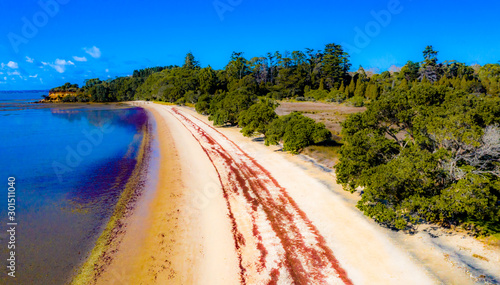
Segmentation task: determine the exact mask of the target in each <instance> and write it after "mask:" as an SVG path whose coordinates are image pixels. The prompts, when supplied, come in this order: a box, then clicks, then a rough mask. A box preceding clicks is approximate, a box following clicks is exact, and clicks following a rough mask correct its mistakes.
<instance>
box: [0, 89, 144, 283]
mask: <svg viewBox="0 0 500 285" xmlns="http://www.w3.org/2000/svg"><path fill="white" fill-rule="evenodd" d="M46 93H47V92H0V133H1V134H2V135H1V139H0V229H1V231H0V260H1V261H0V262H1V265H2V266H1V268H0V284H65V283H66V282H67V281H68V278H70V277H71V276H72V274H74V271H75V269H76V268H77V267H78V265H79V264H81V262H82V261H83V260H84V258H85V256H86V254H87V253H88V252H89V250H91V249H92V247H93V245H94V243H95V241H96V240H97V237H98V236H99V234H100V233H101V231H102V229H103V227H104V226H105V224H106V223H107V221H108V219H109V217H110V216H111V214H112V211H113V207H114V205H115V203H116V202H117V199H118V198H119V195H120V193H121V191H122V190H123V189H124V186H125V184H126V183H127V180H128V178H129V176H130V174H131V173H132V171H133V169H134V167H135V166H136V158H137V154H138V150H139V148H140V145H141V142H142V139H143V137H144V129H145V126H146V124H148V115H147V113H146V112H145V111H144V110H143V109H141V108H135V107H130V106H125V105H89V104H34V103H32V102H33V101H34V100H39V99H40V97H41V95H43V94H46ZM10 177H13V178H14V179H15V184H14V185H13V186H14V189H15V194H16V197H15V198H16V205H15V211H14V212H15V221H14V222H15V223H17V225H15V246H16V247H15V258H16V261H15V276H16V277H15V278H12V277H10V276H8V275H7V273H8V272H11V270H10V269H8V268H7V266H8V265H9V263H10V262H9V261H8V260H7V259H8V258H10V251H12V250H11V249H8V246H9V242H10V240H11V232H8V231H7V230H9V229H10V226H9V225H8V223H9V222H12V221H9V213H8V212H9V208H8V206H9V205H8V194H9V187H10V186H9V185H8V182H9V181H8V180H9V178H10ZM11 180H12V179H11ZM10 190H12V188H10Z"/></svg>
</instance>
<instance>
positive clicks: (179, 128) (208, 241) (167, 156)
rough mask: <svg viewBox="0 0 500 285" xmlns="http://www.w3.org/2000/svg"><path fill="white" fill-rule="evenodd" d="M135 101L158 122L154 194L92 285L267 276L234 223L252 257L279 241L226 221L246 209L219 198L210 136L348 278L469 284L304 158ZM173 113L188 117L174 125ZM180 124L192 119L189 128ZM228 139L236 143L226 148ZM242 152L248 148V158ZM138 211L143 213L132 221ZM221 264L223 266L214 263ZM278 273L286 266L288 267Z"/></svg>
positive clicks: (448, 260)
mask: <svg viewBox="0 0 500 285" xmlns="http://www.w3.org/2000/svg"><path fill="white" fill-rule="evenodd" d="M131 104H132V105H133V106H141V105H142V104H141V102H132V103H131ZM142 107H144V109H146V110H148V111H149V112H151V113H152V114H153V116H154V120H155V121H156V124H157V133H158V142H159V145H158V148H159V152H160V154H161V155H160V167H159V170H158V175H159V180H158V185H157V187H156V188H155V190H154V193H153V194H152V196H154V199H150V200H149V201H142V202H139V203H140V205H139V204H137V207H136V208H135V209H134V210H133V213H132V214H131V216H129V217H128V221H129V224H130V225H131V226H130V227H126V228H125V232H124V236H125V238H124V243H123V244H122V248H120V249H118V250H117V251H115V252H113V255H112V256H110V258H112V260H111V261H110V262H109V264H108V266H107V267H106V268H105V269H104V271H103V272H102V274H101V275H100V276H99V278H98V279H97V280H96V282H94V284H110V282H113V281H116V280H120V281H126V282H129V283H133V284H136V283H137V284H140V283H141V282H142V283H143V284H165V283H169V284H170V283H175V284H177V283H178V284H206V283H213V284H239V283H241V281H242V280H245V279H246V281H247V282H248V283H252V281H256V280H259V278H264V279H265V278H266V276H268V274H267V273H262V274H261V273H259V270H260V269H259V266H258V265H257V266H253V265H252V264H251V263H252V262H253V261H254V260H259V257H258V256H259V253H258V252H255V249H252V247H248V248H247V249H243V250H242V249H241V248H238V242H237V241H236V240H237V236H236V235H234V234H235V230H234V227H235V226H238V227H241V226H242V225H243V228H240V231H237V232H236V234H238V235H239V236H242V237H243V236H244V237H245V239H246V240H247V241H248V242H251V243H252V244H253V243H255V245H256V248H258V249H259V251H261V252H262V253H265V254H264V255H263V256H264V259H262V258H260V260H261V261H260V262H264V263H266V261H265V260H266V258H268V259H269V258H273V256H272V254H274V256H275V257H276V256H278V257H279V256H282V253H280V252H279V250H278V252H276V251H275V250H276V248H275V245H277V244H278V243H280V241H279V240H276V243H274V245H273V243H271V244H266V242H268V239H269V238H271V239H273V238H272V237H270V236H269V234H271V233H272V231H273V230H272V229H271V228H269V227H267V230H266V231H267V232H266V231H264V232H263V233H264V234H265V236H266V238H265V239H264V243H262V242H263V240H262V239H260V240H259V238H258V236H257V239H255V240H252V237H251V232H250V233H248V232H246V233H245V231H246V230H245V227H248V226H250V227H251V225H250V224H248V225H246V226H245V225H244V224H245V220H247V221H248V219H245V218H243V219H242V218H241V217H240V218H239V222H237V221H236V222H235V219H234V216H233V218H231V215H234V214H236V215H244V212H245V211H249V209H250V208H247V207H246V206H244V205H243V204H241V201H242V200H241V199H240V198H234V199H232V200H228V195H227V193H228V192H227V188H225V187H228V185H230V184H231V183H229V184H228V183H226V181H225V179H226V178H222V179H221V175H222V176H224V175H225V174H224V172H225V171H226V170H225V166H224V163H222V164H221V162H218V161H217V159H218V158H217V156H214V154H215V152H211V150H210V146H209V145H206V143H204V141H205V140H206V139H208V141H210V140H211V139H212V138H214V139H215V138H216V137H217V138H216V139H215V142H216V143H220V146H221V147H222V149H223V150H224V151H225V150H226V149H227V150H228V154H230V155H231V156H232V157H233V159H235V160H236V161H239V160H242V159H243V160H246V161H247V162H248V161H250V162H248V163H251V161H255V162H257V163H258V164H259V165H262V166H264V167H265V171H267V174H269V175H273V176H274V178H275V180H276V181H277V182H276V183H278V182H279V183H280V184H281V186H282V187H283V189H285V190H283V191H286V192H287V193H288V194H287V195H289V199H290V201H292V202H293V203H295V204H294V206H293V207H296V208H297V209H298V210H299V211H303V216H304V217H306V216H307V218H308V219H309V220H310V223H311V224H310V226H313V228H314V227H316V228H317V234H318V235H319V236H320V237H322V238H324V240H325V241H324V246H325V247H326V248H329V249H331V250H332V251H333V253H335V256H336V257H337V260H338V262H339V264H340V265H341V266H343V268H344V269H345V271H346V272H347V276H348V277H349V278H350V279H351V280H352V281H353V283H354V284H401V282H405V284H434V283H439V282H451V283H453V282H456V281H460V282H462V284H474V283H475V282H474V277H473V276H470V272H467V271H466V270H464V268H461V267H460V264H459V265H456V264H455V263H453V258H454V256H451V257H450V256H448V257H447V255H446V254H445V255H443V252H442V250H439V244H437V246H434V247H433V246H432V245H429V243H430V242H435V241H432V240H429V238H427V239H426V237H425V236H424V237H422V236H415V237H412V236H409V235H406V234H401V233H393V232H391V231H389V230H387V229H384V228H381V227H380V226H379V225H378V224H376V223H375V222H373V221H371V220H369V219H368V218H366V217H365V216H363V215H362V214H361V213H360V212H359V211H357V209H356V208H355V206H353V201H354V200H355V198H353V196H352V195H348V194H346V192H345V191H343V190H342V188H341V186H339V185H337V184H336V183H335V182H334V180H332V177H331V176H332V175H331V174H329V173H323V172H321V171H320V170H319V169H317V168H316V166H314V165H311V162H308V161H304V160H302V159H301V158H300V157H298V156H292V155H289V154H287V153H281V152H278V149H279V148H277V147H266V146H264V145H263V144H261V143H258V142H254V141H252V140H251V138H245V137H243V136H241V134H240V133H239V129H237V128H213V127H211V123H210V122H209V121H208V120H207V118H206V117H204V116H201V115H199V114H197V113H196V112H194V111H193V110H190V109H187V108H181V107H173V106H165V105H164V106H162V105H159V104H145V105H142ZM174 110H177V111H174ZM177 112H178V113H179V114H175V113H177ZM182 117H185V118H186V119H187V118H189V119H188V120H187V121H185V120H184V122H183V119H182ZM189 121H191V123H192V122H196V123H195V124H193V125H192V126H191V127H189V126H188V125H189V123H188V122H189ZM196 130H203V132H204V134H203V133H200V135H197V134H196V132H197V131H196ZM174 134H175V135H174ZM197 136H199V138H198V139H197V138H196V137H197ZM222 138H225V139H222ZM231 140H232V141H231ZM233 141H234V144H235V146H236V148H234V147H232V146H231V144H233ZM231 149H232V150H231ZM237 149H239V150H237ZM241 152H243V153H245V154H248V156H249V157H248V159H247V158H245V155H240V154H239V153H241ZM209 157H210V158H209ZM264 174H265V173H264ZM259 177H261V176H259ZM271 177H272V176H271ZM330 180H331V181H330ZM207 185H209V186H208V187H207ZM207 189H208V190H207ZM249 190H250V191H253V190H252V189H249ZM224 193H226V194H224ZM238 199H239V200H238ZM245 199H247V198H245ZM345 199H348V200H350V202H347V201H346V200H345ZM196 201H197V202H196ZM231 201H232V202H231ZM238 201H240V202H238ZM259 203H260V202H259ZM271 208H272V207H271ZM141 209H142V210H144V209H147V210H146V211H147V212H148V213H147V214H146V215H145V216H143V217H139V218H137V216H138V214H137V212H138V211H141ZM271 211H272V209H271ZM255 215H256V216H255V217H256V219H257V220H258V223H257V226H262V223H261V222H262V220H263V219H264V216H259V215H258V214H255ZM271 215H274V214H271ZM134 216H135V217H134ZM140 219H143V221H145V223H146V225H145V226H143V228H142V229H143V230H144V235H143V236H140V237H139V236H138V235H137V234H136V233H134V231H136V229H138V226H137V225H135V226H134V223H135V224H137V221H138V220H140ZM251 220H252V219H250V221H251ZM250 221H249V223H250ZM254 222H255V221H254ZM283 226H287V225H283ZM271 227H272V226H271ZM231 228H232V229H231ZM306 228H308V227H306ZM304 229H305V228H304ZM279 238H280V239H281V242H283V237H279ZM285 239H286V238H285ZM126 240H127V241H126ZM235 241H236V243H235ZM367 241H370V242H368V243H367ZM462 245H463V243H462ZM286 250H287V248H285V251H286ZM474 250H475V247H472V251H474ZM273 251H275V253H273ZM131 253H134V254H131ZM459 254H460V253H459ZM471 255H472V254H471ZM266 256H267V257H266ZM288 256H290V255H288ZM292 256H293V255H292ZM242 260H243V261H242ZM286 260H288V257H287V258H286ZM286 262H289V261H286ZM491 262H492V263H490V266H494V263H495V262H498V260H495V259H493V260H491ZM268 263H269V262H268ZM271 263H272V262H271ZM221 264H224V266H225V267H226V268H220V267H222V266H220V265H221ZM482 268H483V269H484V268H487V267H482ZM249 270H250V271H249ZM252 270H253V271H252ZM279 270H281V272H282V275H281V276H282V277H283V276H284V277H283V278H288V277H290V275H289V272H293V270H292V271H290V269H289V268H281V269H279ZM245 272H246V273H245ZM249 272H253V273H251V274H250V273H249ZM490 272H491V271H490ZM321 273H324V272H320V274H321ZM249 274H250V275H249ZM273 274H274V273H273ZM290 274H291V273H290ZM278 276H279V275H278ZM327 276H328V274H327ZM493 276H495V274H494V275H493ZM243 278H244V279H243ZM255 278H257V279H255ZM207 280H208V281H207ZM262 280H263V279H262ZM493 280H494V279H493ZM210 281H212V282H210ZM281 281H283V280H281ZM476 282H477V281H476ZM344 283H345V282H344Z"/></svg>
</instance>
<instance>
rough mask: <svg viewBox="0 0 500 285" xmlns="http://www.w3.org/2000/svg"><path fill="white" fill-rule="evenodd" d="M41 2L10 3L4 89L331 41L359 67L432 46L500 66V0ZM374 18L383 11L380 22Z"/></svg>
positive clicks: (0, 8)
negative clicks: (188, 59)
mask: <svg viewBox="0 0 500 285" xmlns="http://www.w3.org/2000/svg"><path fill="white" fill-rule="evenodd" d="M38 2H39V1H38V0H22V1H1V2H0V19H1V20H0V21H1V25H0V63H1V66H0V90H22V89H48V88H50V87H54V86H56V85H61V84H63V83H65V82H67V81H70V82H72V83H78V84H80V85H81V84H82V83H83V81H84V80H85V79H88V78H95V77H99V78H101V79H107V78H114V77H115V76H124V75H129V74H131V73H132V72H133V70H134V69H140V68H144V67H148V66H158V65H170V64H177V65H181V64H182V61H183V57H184V55H185V54H186V53H187V52H189V51H192V52H193V53H194V55H195V56H196V57H197V58H198V60H200V61H201V64H202V66H206V65H209V64H210V65H211V66H212V67H214V68H222V67H223V66H224V65H225V63H227V61H228V59H229V57H230V55H231V52H232V51H243V52H244V53H245V56H246V57H247V58H251V57H254V56H261V55H265V54H266V53H267V52H269V51H276V50H279V51H285V50H288V51H293V50H302V49H304V48H306V47H310V48H315V49H322V48H323V47H324V45H325V44H327V43H331V42H334V43H338V44H344V45H346V46H349V48H348V50H349V51H350V54H351V62H352V64H353V69H357V68H358V67H359V65H362V66H363V67H364V68H365V69H370V68H377V69H379V70H386V69H388V68H389V67H390V66H391V65H396V66H402V65H404V64H405V63H406V61H408V60H413V61H420V60H421V57H422V50H423V49H424V48H425V46H426V45H433V46H434V47H435V49H437V50H438V51H439V52H440V53H439V59H440V60H441V61H444V60H451V59H455V60H458V61H461V62H465V63H468V64H473V63H479V64H485V63H496V62H498V61H499V60H500V29H499V27H500V20H499V18H498V13H499V12H500V3H499V2H498V1H494V0H490V1H482V0H478V1H466V0H454V1H430V0H399V1H397V0H384V1H367V0H353V1H338V0H328V1H324V0H309V1H297V0H286V1H285V0H268V1H264V0H215V1H214V0H204V1H201V0H184V1H159V0H158V1H153V0H143V1H128V0H120V1H115V0H101V1H95V0H87V1H82V0H41V1H40V2H41V3H49V4H51V5H48V6H47V7H48V8H47V9H44V8H42V7H41V6H40V5H39V4H38ZM54 3H57V6H59V7H57V8H54V7H55V6H54V5H53V4H54ZM381 11H382V12H381ZM374 13H376V14H378V15H383V16H382V18H381V19H378V22H377V19H376V18H377V17H374V15H373V14H374ZM388 15H390V19H389V18H388ZM33 28H35V29H33ZM359 31H362V34H363V35H362V34H360V32H359Z"/></svg>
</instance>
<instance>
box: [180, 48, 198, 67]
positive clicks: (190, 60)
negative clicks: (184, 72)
mask: <svg viewBox="0 0 500 285" xmlns="http://www.w3.org/2000/svg"><path fill="white" fill-rule="evenodd" d="M182 68H186V69H199V68H200V63H199V62H198V61H197V60H196V59H195V58H194V55H193V54H192V53H191V52H189V53H188V54H186V57H185V59H184V65H183V66H182Z"/></svg>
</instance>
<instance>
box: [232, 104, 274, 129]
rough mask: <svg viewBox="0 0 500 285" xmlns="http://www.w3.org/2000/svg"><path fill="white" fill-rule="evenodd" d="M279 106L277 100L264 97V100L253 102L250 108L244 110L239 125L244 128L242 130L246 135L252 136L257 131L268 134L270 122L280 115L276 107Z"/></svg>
mask: <svg viewBox="0 0 500 285" xmlns="http://www.w3.org/2000/svg"><path fill="white" fill-rule="evenodd" d="M276 107H278V104H277V103H276V102H273V101H271V100H267V99H264V100H263V101H261V102H259V103H257V104H253V105H252V106H251V107H250V108H248V110H245V111H242V112H241V113H240V116H239V126H240V127H242V128H243V129H242V130H241V132H242V133H243V135H244V136H246V137H250V136H253V135H254V134H255V133H261V134H263V135H265V134H266V131H267V128H268V126H269V124H270V123H271V122H272V121H273V120H274V119H276V118H278V115H276V113H275V112H274V109H276Z"/></svg>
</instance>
